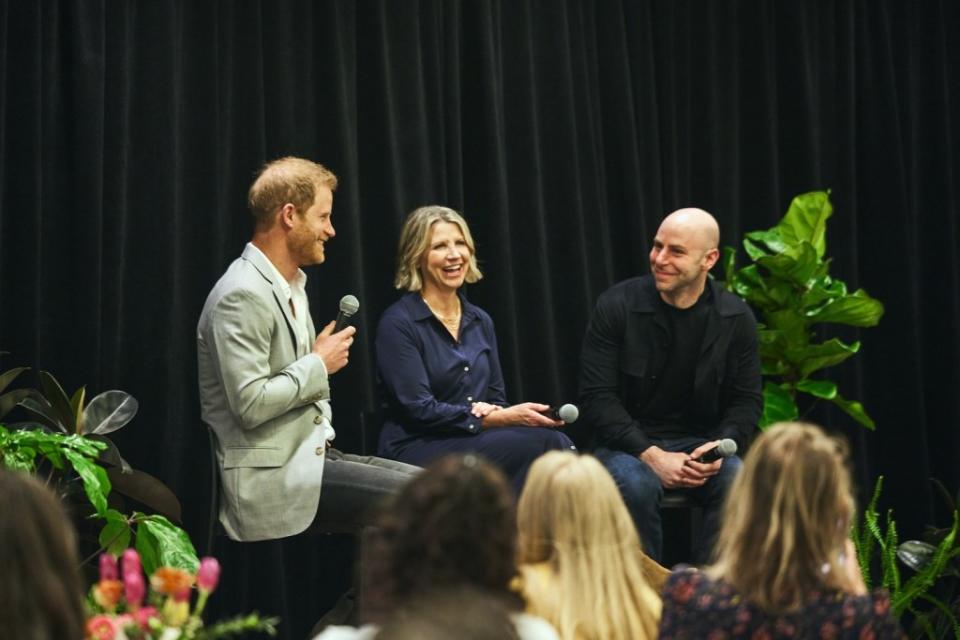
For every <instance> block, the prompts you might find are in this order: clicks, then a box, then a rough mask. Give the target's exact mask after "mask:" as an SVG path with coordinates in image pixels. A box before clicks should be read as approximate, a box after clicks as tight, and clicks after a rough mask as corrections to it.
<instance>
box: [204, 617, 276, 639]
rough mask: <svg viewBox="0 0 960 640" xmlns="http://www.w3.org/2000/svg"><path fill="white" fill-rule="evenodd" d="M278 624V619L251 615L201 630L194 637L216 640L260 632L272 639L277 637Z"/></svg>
mask: <svg viewBox="0 0 960 640" xmlns="http://www.w3.org/2000/svg"><path fill="white" fill-rule="evenodd" d="M278 622H280V620H279V619H278V618H261V617H260V616H259V615H258V614H256V613H251V614H249V615H245V616H237V617H236V618H233V619H231V620H225V621H224V622H218V623H217V624H214V625H210V626H208V627H206V628H204V629H200V630H199V631H197V632H196V634H195V635H194V636H193V637H194V638H195V640H214V638H228V637H230V636H238V635H241V634H247V633H254V632H258V633H266V634H267V635H269V636H270V637H271V638H272V637H274V636H276V635H277V623H278Z"/></svg>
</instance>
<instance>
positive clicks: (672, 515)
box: [660, 489, 703, 567]
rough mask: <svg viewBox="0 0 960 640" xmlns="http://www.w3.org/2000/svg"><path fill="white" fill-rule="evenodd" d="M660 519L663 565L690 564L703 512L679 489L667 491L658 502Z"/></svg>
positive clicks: (686, 493) (691, 498) (685, 492)
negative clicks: (661, 525) (661, 523)
mask: <svg viewBox="0 0 960 640" xmlns="http://www.w3.org/2000/svg"><path fill="white" fill-rule="evenodd" d="M660 512H661V515H662V518H663V521H662V522H663V558H662V560H663V565H664V566H665V567H672V566H674V565H676V564H680V563H685V564H691V563H692V562H693V543H694V541H695V540H696V539H697V535H698V534H699V532H700V527H701V526H702V521H703V508H702V507H701V506H700V503H698V502H697V501H696V500H694V499H693V497H692V496H691V495H690V493H689V492H687V491H684V490H682V489H666V490H665V491H664V493H663V500H661V501H660Z"/></svg>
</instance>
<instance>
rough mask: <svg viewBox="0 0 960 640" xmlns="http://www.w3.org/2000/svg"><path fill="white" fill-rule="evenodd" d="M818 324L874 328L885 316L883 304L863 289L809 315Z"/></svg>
mask: <svg viewBox="0 0 960 640" xmlns="http://www.w3.org/2000/svg"><path fill="white" fill-rule="evenodd" d="M807 316H808V317H809V318H811V319H812V320H814V321H816V322H833V323H837V324H848V325H852V326H854V327H873V326H876V324H877V323H878V322H880V318H881V317H882V316H883V304H881V303H880V301H878V300H875V299H873V298H871V297H870V296H869V295H867V292H866V291H864V290H863V289H857V290H856V291H854V292H853V293H851V294H849V295H847V296H844V297H842V298H837V299H835V300H833V301H832V302H829V303H827V304H825V305H823V306H822V307H820V308H818V309H816V310H815V311H811V312H809V313H808V314H807Z"/></svg>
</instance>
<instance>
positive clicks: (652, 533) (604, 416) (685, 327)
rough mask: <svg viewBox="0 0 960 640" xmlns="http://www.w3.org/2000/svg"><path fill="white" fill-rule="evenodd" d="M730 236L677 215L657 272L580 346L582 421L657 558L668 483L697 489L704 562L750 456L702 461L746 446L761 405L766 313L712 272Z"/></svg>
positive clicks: (603, 303) (664, 234) (659, 248)
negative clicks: (725, 443)
mask: <svg viewBox="0 0 960 640" xmlns="http://www.w3.org/2000/svg"><path fill="white" fill-rule="evenodd" d="M719 241H720V230H719V227H718V226H717V221H716V220H715V219H714V218H713V216H711V215H710V214H709V213H707V212H706V211H704V210H702V209H680V210H678V211H674V212H673V213H671V214H670V215H668V216H667V217H666V218H665V219H664V220H663V222H662V223H661V225H660V228H659V229H658V230H657V235H656V237H655V238H654V240H653V249H652V250H651V251H650V271H651V273H650V275H646V276H641V277H637V278H631V279H629V280H626V281H624V282H621V283H619V284H616V285H614V286H613V287H611V288H610V289H609V290H607V291H606V292H604V293H603V294H602V295H601V296H600V298H599V300H598V301H597V305H596V308H595V309H594V313H593V316H592V317H591V319H590V325H589V326H588V328H587V334H586V337H585V338H584V343H583V351H582V353H581V362H580V364H581V366H580V403H581V420H583V421H584V422H585V423H586V424H587V425H589V426H590V428H591V430H592V434H593V436H594V438H595V441H594V445H595V454H596V456H597V457H598V458H599V459H600V461H601V462H602V463H603V464H604V466H606V468H607V470H609V471H610V473H611V475H612V476H613V478H614V480H616V482H617V486H618V487H619V488H620V492H621V493H622V495H623V498H624V501H625V502H626V503H627V507H628V508H629V509H630V513H631V515H632V516H633V519H634V522H635V523H636V525H637V530H638V532H639V533H640V537H641V539H642V540H643V543H644V547H645V550H646V551H647V553H648V554H649V555H651V556H652V557H653V558H654V559H656V560H661V558H662V553H663V533H662V530H661V520H660V502H661V499H662V498H663V494H664V489H677V490H684V491H689V492H690V493H691V495H692V496H693V497H694V498H695V499H696V500H697V501H699V502H700V504H701V505H702V506H703V509H704V523H703V527H702V528H701V536H700V539H699V540H698V541H697V542H696V545H695V546H696V548H695V550H694V559H695V561H697V562H704V561H706V560H707V558H708V554H709V551H710V548H711V546H712V544H713V540H714V538H715V536H716V532H717V529H718V527H719V522H720V507H721V503H722V501H723V496H724V495H725V494H726V491H727V487H728V486H729V484H730V482H731V481H732V479H733V477H734V476H735V475H736V472H737V470H738V469H739V467H740V459H739V458H737V457H736V456H734V457H731V458H726V459H721V460H717V461H715V462H711V463H700V462H697V461H696V458H698V457H699V456H700V455H702V454H703V453H705V452H706V451H708V450H710V449H712V448H713V447H715V446H716V445H717V443H718V441H719V440H720V439H723V438H731V439H733V440H734V441H736V442H737V445H738V447H739V448H741V449H742V448H743V446H744V445H745V444H746V442H747V441H748V440H749V438H750V436H751V434H752V433H753V432H754V430H755V429H756V425H757V421H758V420H759V418H760V411H761V408H762V396H761V391H760V358H759V354H758V352H757V328H756V320H755V319H754V317H753V313H752V312H751V311H750V308H749V307H748V306H747V305H746V303H744V302H743V300H741V299H740V298H738V297H736V296H735V295H733V294H731V293H729V292H727V291H726V290H724V289H723V288H722V287H720V286H718V285H717V284H716V283H715V282H713V281H712V280H711V279H709V278H708V273H709V271H710V269H711V268H712V267H713V266H714V265H715V264H716V263H717V259H718V258H719V255H720V253H719V250H718V248H717V247H718V244H719Z"/></svg>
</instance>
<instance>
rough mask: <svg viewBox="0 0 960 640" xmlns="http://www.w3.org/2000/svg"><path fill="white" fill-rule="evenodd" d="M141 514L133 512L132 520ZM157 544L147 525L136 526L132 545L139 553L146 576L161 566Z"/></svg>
mask: <svg viewBox="0 0 960 640" xmlns="http://www.w3.org/2000/svg"><path fill="white" fill-rule="evenodd" d="M141 515H143V514H141V513H134V514H133V517H134V522H136V520H137V516H141ZM159 545H160V543H159V542H158V541H157V539H156V538H154V536H153V533H152V532H151V531H150V529H149V528H148V527H140V526H137V527H136V537H135V538H134V546H135V547H136V549H137V552H138V553H139V554H140V564H141V566H143V571H144V573H146V574H147V575H148V576H149V575H152V574H153V572H154V571H156V570H157V567H159V566H161V565H160V550H159Z"/></svg>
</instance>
